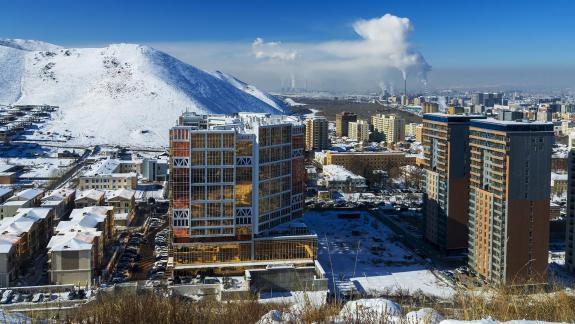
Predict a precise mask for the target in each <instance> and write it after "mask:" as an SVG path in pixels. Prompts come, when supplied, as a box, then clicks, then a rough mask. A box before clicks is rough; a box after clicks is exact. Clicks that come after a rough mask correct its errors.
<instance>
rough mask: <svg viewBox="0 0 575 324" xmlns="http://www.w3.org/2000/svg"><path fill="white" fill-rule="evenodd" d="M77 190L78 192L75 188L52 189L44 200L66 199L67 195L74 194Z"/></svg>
mask: <svg viewBox="0 0 575 324" xmlns="http://www.w3.org/2000/svg"><path fill="white" fill-rule="evenodd" d="M75 192H76V190H75V189H71V188H60V189H57V190H52V191H51V192H50V193H49V194H48V195H47V196H45V197H44V198H42V200H44V201H47V200H56V201H58V200H64V199H66V197H69V196H71V195H73V194H74V193H75Z"/></svg>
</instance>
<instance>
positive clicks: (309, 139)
mask: <svg viewBox="0 0 575 324" xmlns="http://www.w3.org/2000/svg"><path fill="white" fill-rule="evenodd" d="M304 124H305V150H306V151H315V150H319V151H321V150H327V149H328V148H329V147H330V144H329V137H328V124H329V123H328V121H327V119H326V118H325V117H320V116H314V117H311V118H307V119H306V120H305V121H304Z"/></svg>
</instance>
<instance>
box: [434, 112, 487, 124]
mask: <svg viewBox="0 0 575 324" xmlns="http://www.w3.org/2000/svg"><path fill="white" fill-rule="evenodd" d="M485 118H486V117H485V116H482V115H449V114H443V113H430V114H423V119H424V120H425V119H427V120H433V121H438V122H446V123H452V122H456V123H466V122H469V121H471V120H474V119H485Z"/></svg>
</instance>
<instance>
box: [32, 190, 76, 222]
mask: <svg viewBox="0 0 575 324" xmlns="http://www.w3.org/2000/svg"><path fill="white" fill-rule="evenodd" d="M75 199H76V190H75V189H69V188H61V189H57V190H52V191H51V192H50V193H48V195H46V196H44V197H43V198H42V204H41V205H40V207H44V208H51V209H53V210H54V218H55V219H56V221H59V220H60V219H62V218H64V217H66V216H67V215H68V213H70V212H71V211H72V209H73V208H74V200H75Z"/></svg>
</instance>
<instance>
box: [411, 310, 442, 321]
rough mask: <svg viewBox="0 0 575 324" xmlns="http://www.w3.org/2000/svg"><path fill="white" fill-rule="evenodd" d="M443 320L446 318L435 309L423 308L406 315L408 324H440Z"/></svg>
mask: <svg viewBox="0 0 575 324" xmlns="http://www.w3.org/2000/svg"><path fill="white" fill-rule="evenodd" d="M443 320H444V317H443V316H442V315H441V314H439V313H438V312H437V311H436V310H434V309H433V308H422V309H420V310H418V311H411V312H409V313H407V314H406V315H405V321H406V322H407V323H408V324H439V322H441V321H443Z"/></svg>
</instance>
